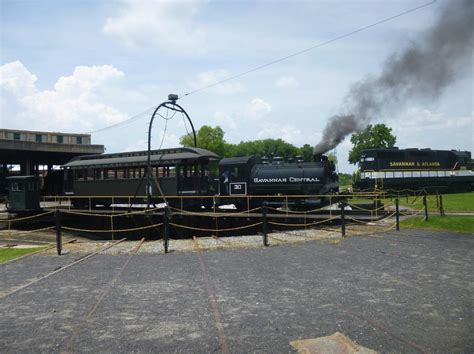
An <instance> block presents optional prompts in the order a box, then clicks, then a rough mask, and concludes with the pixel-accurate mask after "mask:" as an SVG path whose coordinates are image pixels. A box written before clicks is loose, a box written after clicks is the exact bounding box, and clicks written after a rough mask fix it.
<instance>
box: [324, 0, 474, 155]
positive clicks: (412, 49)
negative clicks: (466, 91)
mask: <svg viewBox="0 0 474 354" xmlns="http://www.w3.org/2000/svg"><path fill="white" fill-rule="evenodd" d="M473 9H474V2H472V0H453V1H447V2H446V4H445V5H444V7H443V8H442V9H441V11H440V13H439V17H438V19H437V21H436V22H435V24H434V26H433V27H431V28H430V29H429V30H428V31H426V33H425V34H424V35H423V36H422V38H420V40H418V41H417V42H415V43H413V44H412V45H410V46H409V47H408V48H406V49H405V50H404V51H402V52H399V53H394V54H392V55H391V56H390V57H389V58H388V59H387V60H386V62H385V65H384V67H383V70H382V72H381V74H379V75H378V76H370V77H367V78H365V79H363V80H361V81H359V82H356V83H355V84H353V85H352V86H351V87H350V89H349V92H348V94H347V95H346V97H345V98H344V101H343V103H342V105H341V107H343V108H342V109H341V112H340V113H339V114H337V115H334V116H332V117H330V118H329V121H328V123H327V124H326V127H325V128H324V132H323V138H322V140H321V142H320V143H319V144H318V145H316V147H315V153H324V152H326V151H329V150H331V149H333V148H334V147H336V146H337V145H338V144H339V143H340V142H341V141H342V140H343V139H344V138H345V137H346V136H347V135H348V134H350V133H353V132H356V131H359V130H362V129H364V128H365V126H367V124H368V123H370V121H371V120H372V119H374V118H378V116H380V115H381V114H382V113H386V112H387V111H389V112H394V111H395V110H396V109H397V108H398V109H399V108H401V107H403V104H404V103H405V102H407V101H409V100H410V99H422V100H433V99H436V98H438V97H439V96H440V95H441V94H442V92H443V90H444V89H445V88H446V87H447V86H448V85H449V84H451V83H452V82H453V81H455V80H456V79H457V78H458V77H459V76H460V73H461V70H462V68H468V69H467V70H469V68H471V67H472V62H471V60H472V48H473V45H474V40H473V38H474V31H473V30H472V28H473V18H474V13H473Z"/></svg>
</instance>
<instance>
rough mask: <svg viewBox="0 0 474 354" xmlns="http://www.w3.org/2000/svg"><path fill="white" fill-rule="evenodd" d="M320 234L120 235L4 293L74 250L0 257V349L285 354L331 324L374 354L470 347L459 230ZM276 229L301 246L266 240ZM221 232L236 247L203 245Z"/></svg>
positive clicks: (469, 242)
mask: <svg viewBox="0 0 474 354" xmlns="http://www.w3.org/2000/svg"><path fill="white" fill-rule="evenodd" d="M387 226H388V225H385V226H384V228H385V229H386V228H387ZM377 227H380V228H382V226H377ZM324 231H325V232H327V233H328V237H325V238H320V239H318V240H317V241H313V240H309V241H308V239H307V237H311V236H308V235H309V233H308V232H307V233H303V232H300V234H299V235H296V236H295V235H291V234H287V233H284V234H283V233H282V234H279V235H276V234H275V235H272V236H273V237H274V238H271V239H270V244H271V245H272V246H271V247H263V246H262V245H261V237H252V236H250V237H242V240H234V239H233V238H232V239H231V238H224V239H222V240H220V241H219V240H215V239H213V238H205V239H199V240H198V242H199V249H200V251H199V252H197V250H196V248H195V243H194V241H193V240H184V241H179V242H178V241H174V240H172V241H171V243H170V249H172V250H174V252H171V253H170V254H167V255H164V254H163V252H162V249H160V247H161V243H160V242H147V243H145V244H144V245H143V246H142V248H141V249H140V252H139V254H136V255H134V254H132V253H130V250H131V249H133V247H134V246H135V245H136V244H137V241H135V242H127V243H122V244H119V245H117V246H115V247H117V248H115V247H113V248H111V249H110V251H108V253H109V254H100V255H97V256H94V257H92V258H89V259H87V260H85V261H83V262H80V263H78V264H76V265H74V266H72V267H69V268H67V269H65V270H64V271H60V272H58V273H56V274H54V275H53V276H50V277H48V278H46V279H43V280H41V281H39V282H36V283H35V284H34V285H31V286H29V287H27V288H24V289H22V290H21V291H18V292H16V293H14V294H12V295H9V296H5V294H6V293H7V292H8V291H11V289H15V288H18V286H21V285H23V284H26V283H28V282H30V281H33V280H35V279H38V278H39V277H40V276H42V275H44V274H47V273H49V272H51V271H53V270H54V269H61V268H60V267H64V266H65V265H67V264H70V263H72V262H73V261H74V260H77V259H79V258H80V257H81V256H83V255H84V254H85V253H84V252H83V251H82V249H81V250H80V251H79V250H78V251H77V252H76V251H72V248H71V250H69V253H67V254H66V255H64V256H60V257H58V256H54V255H52V254H51V255H44V254H43V255H34V256H31V257H27V258H25V259H23V260H21V261H17V262H13V263H9V264H5V265H0V352H2V353H3V352H7V353H9V352H30V351H34V352H63V351H77V352H86V351H89V352H90V351H94V352H104V351H105V352H130V351H133V352H150V351H153V352H157V351H159V352H216V351H224V349H225V348H226V347H228V348H229V350H230V351H231V352H272V353H273V352H275V353H279V352H281V353H288V352H291V351H292V349H291V347H290V346H289V343H290V342H291V341H294V340H298V339H304V338H315V337H320V336H327V335H331V334H333V333H335V332H336V331H339V332H341V333H344V334H346V335H347V336H348V337H350V338H351V339H352V340H354V341H355V342H357V343H359V344H361V345H363V346H365V347H368V348H371V349H374V350H377V351H380V352H403V353H405V352H409V353H410V352H420V351H421V352H440V353H447V352H466V353H467V352H473V351H474V335H473V334H472V333H473V331H472V329H473V328H474V318H473V316H472V304H473V300H474V298H473V293H474V266H473V263H472V259H473V256H474V238H472V236H471V235H465V234H457V233H442V232H431V231H417V230H403V231H401V232H395V231H392V232H387V233H382V232H374V233H370V234H366V235H362V233H363V227H361V226H359V229H357V228H356V227H355V226H354V227H353V229H351V230H350V231H351V232H350V234H351V235H353V237H349V238H347V239H344V240H342V238H341V237H340V235H339V234H337V233H336V230H330V229H329V230H324ZM357 232H358V233H359V234H358V235H355V234H356V233H357ZM365 232H367V229H365ZM331 234H332V236H331ZM303 235H304V237H303ZM321 235H322V234H321V233H317V235H316V234H315V236H314V238H317V237H321ZM280 237H281V238H285V237H288V238H291V239H296V238H298V240H299V241H301V242H296V243H289V242H286V241H285V242H282V244H280V245H278V246H277V247H274V246H275V245H277V242H278V241H276V238H280ZM223 241H225V242H230V243H232V242H235V243H236V245H238V246H235V245H234V246H233V247H229V248H225V249H216V250H212V249H214V248H221V247H223V246H221V244H224V242H223ZM247 244H248V245H249V247H246V245H247ZM104 245H105V244H104V243H89V244H88V245H80V244H79V246H78V247H90V249H87V252H90V251H92V250H95V249H98V248H99V247H103V246H104ZM178 245H179V246H180V247H182V252H181V251H178ZM74 246H76V245H74ZM119 246H120V247H119ZM114 249H115V251H112V250H114ZM205 249H209V251H204V250H205ZM180 250H181V249H180ZM189 250H193V252H184V251H189ZM156 253H159V254H156Z"/></svg>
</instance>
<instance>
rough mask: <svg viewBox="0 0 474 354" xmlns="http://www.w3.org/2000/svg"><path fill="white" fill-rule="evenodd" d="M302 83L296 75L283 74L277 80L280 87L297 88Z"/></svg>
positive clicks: (276, 83)
mask: <svg viewBox="0 0 474 354" xmlns="http://www.w3.org/2000/svg"><path fill="white" fill-rule="evenodd" d="M299 85H300V83H299V82H298V80H296V79H295V77H294V76H281V77H279V78H278V79H277V80H276V81H275V86H276V87H278V88H297V87H298V86H299Z"/></svg>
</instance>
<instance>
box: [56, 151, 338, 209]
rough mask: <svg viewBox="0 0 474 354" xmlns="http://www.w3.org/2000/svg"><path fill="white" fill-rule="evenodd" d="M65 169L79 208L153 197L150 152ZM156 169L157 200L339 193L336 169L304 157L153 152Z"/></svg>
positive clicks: (78, 161)
mask: <svg viewBox="0 0 474 354" xmlns="http://www.w3.org/2000/svg"><path fill="white" fill-rule="evenodd" d="M63 168H64V169H65V179H66V183H65V185H66V186H67V187H66V194H69V195H71V196H74V198H73V201H74V204H75V205H76V206H81V207H84V206H90V204H91V203H93V204H95V205H105V206H109V205H110V204H121V203H134V204H137V203H140V202H141V203H143V200H144V199H143V196H144V195H146V194H147V193H146V188H147V183H146V178H144V177H145V173H146V170H147V152H146V151H137V152H125V153H116V154H103V155H94V156H83V157H78V158H75V159H73V160H72V161H70V162H69V163H67V164H66V165H64V166H63ZM151 169H152V174H151V175H152V181H153V183H152V185H151V186H150V187H148V188H151V194H152V195H153V198H154V199H155V200H156V201H159V200H160V197H161V196H162V195H164V196H178V197H188V196H194V197H197V196H225V197H226V200H227V202H232V201H233V197H235V198H234V200H238V199H239V198H240V197H243V196H254V195H259V196H262V195H268V196H275V195H299V196H306V195H316V194H318V195H320V194H328V193H335V192H337V191H338V188H339V187H338V177H337V174H336V173H335V166H334V164H333V163H332V162H330V161H328V159H327V157H326V156H321V155H316V156H315V159H314V161H313V162H304V161H303V160H302V159H301V158H299V157H297V158H296V160H295V162H283V159H282V158H278V157H275V158H274V159H273V161H271V162H269V161H268V160H267V159H265V158H263V159H259V158H256V157H233V158H224V159H220V157H219V156H218V155H216V154H214V153H213V152H211V151H208V150H205V149H200V148H188V147H183V148H176V149H162V150H154V151H152V152H151ZM180 199H181V203H182V200H183V198H180ZM170 200H172V198H170ZM259 200H260V201H262V200H263V199H259ZM92 206H93V205H92Z"/></svg>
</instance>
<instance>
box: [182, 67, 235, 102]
mask: <svg viewBox="0 0 474 354" xmlns="http://www.w3.org/2000/svg"><path fill="white" fill-rule="evenodd" d="M230 76H231V74H230V73H229V72H228V71H227V70H224V69H219V70H214V71H205V72H202V73H199V74H198V75H197V79H196V80H194V81H192V82H190V83H189V86H191V88H192V89H194V90H196V89H200V88H203V87H207V86H210V85H214V84H216V83H217V82H219V81H221V80H224V79H226V78H228V77H230ZM243 90H244V87H243V86H242V84H241V83H240V82H233V81H231V82H224V83H222V84H218V85H215V86H213V87H210V88H209V90H208V91H210V92H213V93H215V94H218V95H223V96H224V95H233V94H236V93H239V92H242V91H243Z"/></svg>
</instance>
